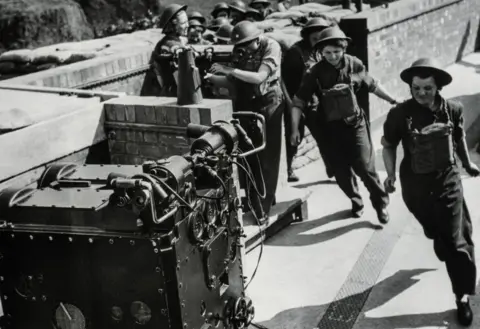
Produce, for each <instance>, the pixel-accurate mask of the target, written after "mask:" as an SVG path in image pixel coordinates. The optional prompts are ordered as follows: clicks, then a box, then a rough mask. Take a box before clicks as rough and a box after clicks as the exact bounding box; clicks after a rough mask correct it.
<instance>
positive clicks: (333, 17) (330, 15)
mask: <svg viewBox="0 0 480 329" xmlns="http://www.w3.org/2000/svg"><path fill="white" fill-rule="evenodd" d="M354 13H355V12H354V11H353V10H350V9H335V10H331V11H327V12H314V13H310V17H321V18H324V19H326V20H328V21H330V22H332V23H335V24H339V23H340V20H341V19H342V17H344V16H347V15H352V14H354Z"/></svg>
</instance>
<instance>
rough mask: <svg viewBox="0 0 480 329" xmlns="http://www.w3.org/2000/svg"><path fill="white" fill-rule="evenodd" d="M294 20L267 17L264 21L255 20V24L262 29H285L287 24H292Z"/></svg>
mask: <svg viewBox="0 0 480 329" xmlns="http://www.w3.org/2000/svg"><path fill="white" fill-rule="evenodd" d="M292 24H293V23H292V20H291V19H288V18H272V19H267V20H264V21H260V22H255V25H256V26H257V27H258V28H259V29H261V30H266V29H274V30H278V29H283V28H284V27H286V26H290V25H292Z"/></svg>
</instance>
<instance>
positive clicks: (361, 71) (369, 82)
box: [352, 57, 378, 93]
mask: <svg viewBox="0 0 480 329" xmlns="http://www.w3.org/2000/svg"><path fill="white" fill-rule="evenodd" d="M352 60H353V70H354V73H355V74H356V75H357V76H358V77H359V78H360V81H361V84H362V85H364V86H365V87H367V89H368V91H369V92H371V93H373V92H375V90H376V89H377V86H378V80H377V79H375V78H374V77H373V76H371V75H370V73H368V71H367V69H366V67H365V65H363V62H362V61H361V60H360V59H358V58H357V57H354V58H353V59H352Z"/></svg>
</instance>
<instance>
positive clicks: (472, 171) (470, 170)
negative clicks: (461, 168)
mask: <svg viewBox="0 0 480 329" xmlns="http://www.w3.org/2000/svg"><path fill="white" fill-rule="evenodd" d="M465 171H466V172H467V174H469V175H470V176H472V177H477V176H478V175H479V174H480V170H479V169H478V167H477V165H476V164H475V163H473V162H470V163H469V164H468V166H465Z"/></svg>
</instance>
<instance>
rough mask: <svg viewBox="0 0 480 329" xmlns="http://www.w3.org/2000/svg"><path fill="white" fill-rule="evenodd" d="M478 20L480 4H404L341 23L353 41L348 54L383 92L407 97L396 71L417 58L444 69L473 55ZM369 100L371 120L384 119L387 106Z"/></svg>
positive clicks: (457, 0) (440, 0) (416, 0)
mask: <svg viewBox="0 0 480 329" xmlns="http://www.w3.org/2000/svg"><path fill="white" fill-rule="evenodd" d="M479 20H480V1H478V0H402V1H398V2H395V3H391V4H390V6H389V8H376V9H375V10H371V11H366V12H362V13H358V14H354V15H351V16H348V17H345V18H344V19H343V20H342V23H341V25H342V27H344V29H345V30H346V32H347V34H349V35H351V36H352V37H353V38H354V44H353V47H352V48H351V49H350V52H351V53H353V54H354V55H356V56H358V57H359V58H360V59H362V60H363V61H364V63H365V64H366V65H367V67H368V70H369V72H370V73H371V74H372V75H373V76H374V77H376V78H377V79H379V81H380V82H381V83H382V84H383V85H384V86H385V87H386V88H387V90H389V91H390V92H391V93H393V94H395V95H397V96H400V97H408V96H409V91H408V87H407V86H406V85H405V83H403V82H402V81H401V80H400V78H399V74H400V72H401V71H402V70H403V69H405V68H406V67H408V66H409V65H410V64H411V63H412V62H413V61H414V60H415V59H417V58H420V57H436V58H437V59H438V60H440V62H441V63H442V64H443V65H445V66H446V65H448V64H452V63H454V62H456V61H457V60H459V59H460V58H461V57H462V56H463V55H465V54H468V53H471V52H473V51H474V50H475V46H476V42H477V35H478V29H479ZM349 32H351V33H349ZM368 101H369V110H370V119H371V121H375V120H380V121H382V119H383V118H384V116H385V114H386V112H387V111H388V110H389V109H390V106H389V104H387V103H386V102H384V101H382V100H379V99H378V98H377V97H375V96H373V95H370V97H369V99H368Z"/></svg>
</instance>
